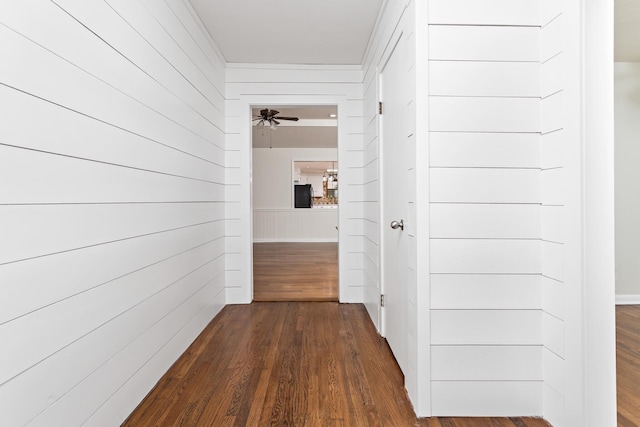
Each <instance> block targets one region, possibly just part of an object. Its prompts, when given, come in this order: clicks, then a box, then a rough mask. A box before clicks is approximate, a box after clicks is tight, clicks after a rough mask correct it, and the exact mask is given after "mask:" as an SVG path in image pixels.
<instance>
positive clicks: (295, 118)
mask: <svg viewBox="0 0 640 427" xmlns="http://www.w3.org/2000/svg"><path fill="white" fill-rule="evenodd" d="M274 119H278V120H291V121H293V122H297V121H298V120H300V119H299V118H297V117H274Z"/></svg>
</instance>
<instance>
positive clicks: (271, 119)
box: [253, 108, 299, 130]
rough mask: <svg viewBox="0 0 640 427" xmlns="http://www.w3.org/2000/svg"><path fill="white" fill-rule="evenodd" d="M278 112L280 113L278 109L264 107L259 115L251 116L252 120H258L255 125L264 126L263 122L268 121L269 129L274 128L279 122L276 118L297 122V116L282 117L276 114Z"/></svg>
mask: <svg viewBox="0 0 640 427" xmlns="http://www.w3.org/2000/svg"><path fill="white" fill-rule="evenodd" d="M278 114H280V112H279V111H276V110H269V109H268V108H265V109H263V110H260V114H259V115H257V116H253V121H254V122H255V121H256V120H258V123H257V126H264V125H265V123H268V124H269V127H270V128H271V130H276V127H277V126H278V125H279V124H280V122H279V121H278V120H290V121H292V122H297V121H298V120H299V119H298V118H297V117H282V116H278Z"/></svg>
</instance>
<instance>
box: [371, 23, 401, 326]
mask: <svg viewBox="0 0 640 427" xmlns="http://www.w3.org/2000/svg"><path fill="white" fill-rule="evenodd" d="M403 34H404V32H403V31H402V29H400V30H399V31H398V32H397V33H395V34H394V35H393V36H392V37H391V39H390V40H389V44H388V45H387V49H386V50H385V52H384V54H383V55H382V57H381V58H380V62H379V64H378V66H377V67H376V78H377V93H376V97H377V99H378V102H383V101H384V100H383V99H382V94H383V90H382V89H383V79H382V76H383V74H384V70H385V68H386V66H387V64H388V63H389V60H390V59H391V56H392V55H393V53H394V52H395V51H396V48H397V47H398V45H399V44H400V43H401V42H402V35H403ZM382 144H384V118H383V115H382V114H378V159H379V169H378V182H379V186H378V191H379V200H380V203H379V204H378V218H380V223H379V236H380V245H379V246H378V259H379V260H380V265H379V275H380V276H379V277H380V295H381V296H380V298H379V300H378V325H379V332H380V335H382V336H383V337H386V336H387V330H386V329H387V328H386V315H385V310H384V307H383V306H382V295H384V294H385V292H386V283H385V280H384V277H385V276H384V274H385V260H384V246H385V239H384V232H385V230H386V227H387V224H385V223H383V218H384V207H383V204H384V203H383V202H384V197H385V191H384V185H383V182H384V177H385V168H384V167H383V165H384V158H383V157H384V153H383V150H382Z"/></svg>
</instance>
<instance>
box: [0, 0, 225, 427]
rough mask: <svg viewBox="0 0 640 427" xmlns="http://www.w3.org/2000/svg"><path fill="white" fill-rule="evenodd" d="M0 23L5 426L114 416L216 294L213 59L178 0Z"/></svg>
mask: <svg viewBox="0 0 640 427" xmlns="http://www.w3.org/2000/svg"><path fill="white" fill-rule="evenodd" d="M0 23H2V25H0V55H1V57H2V59H1V62H2V64H3V66H1V67H0V99H2V101H1V102H0V115H1V116H2V125H1V126H0V182H2V184H1V185H0V224H1V225H0V229H1V231H0V234H1V235H2V239H1V242H0V283H1V284H2V285H0V342H1V343H2V344H1V346H2V351H1V352H0V407H1V408H2V409H1V410H0V424H1V425H5V426H17V425H25V424H27V423H29V425H34V426H36V425H42V426H63V425H65V426H71V425H80V424H83V425H99V426H105V425H119V424H120V423H121V422H122V421H123V420H124V419H125V418H126V417H127V416H128V415H129V413H130V412H131V411H132V410H133V409H134V408H135V406H136V405H137V404H138V402H140V400H141V399H142V398H143V397H144V396H145V395H146V394H147V393H148V391H149V390H150V389H151V388H152V387H153V385H154V384H155V383H156V381H157V380H158V379H159V378H160V376H161V375H162V374H163V373H164V372H165V371H166V369H167V368H168V367H169V366H170V365H171V364H172V363H173V362H174V361H175V360H176V359H177V358H178V357H179V356H180V354H181V353H182V352H183V351H184V350H185V349H186V347H187V346H188V345H189V344H191V342H192V341H193V339H194V338H195V337H196V336H197V334H198V333H199V332H200V331H201V330H202V329H203V328H204V326H205V325H206V324H207V323H208V322H209V321H210V320H211V319H212V318H213V316H214V315H215V314H216V313H217V312H218V311H219V310H220V309H221V307H222V306H223V304H224V303H225V293H224V285H225V281H224V272H225V270H224V266H225V254H224V252H225V239H224V237H225V223H224V220H225V209H224V204H223V203H221V202H222V201H223V200H224V194H225V181H224V180H225V171H224V163H225V152H224V102H223V98H224V97H223V88H224V66H223V63H222V61H221V60H220V58H219V56H218V55H217V54H216V50H215V48H214V47H213V45H212V43H211V41H210V40H209V39H208V38H207V35H206V33H205V32H204V31H202V29H201V26H200V24H199V21H198V20H197V19H195V18H194V15H193V11H192V10H191V7H190V6H189V3H188V2H183V1H181V0H169V1H167V2H156V1H151V0H143V1H141V2H130V1H127V0H108V1H106V2H103V1H86V0H82V1H80V0H60V1H57V2H55V3H53V2H49V1H40V0H36V1H33V2H22V1H3V2H2V3H1V4H0Z"/></svg>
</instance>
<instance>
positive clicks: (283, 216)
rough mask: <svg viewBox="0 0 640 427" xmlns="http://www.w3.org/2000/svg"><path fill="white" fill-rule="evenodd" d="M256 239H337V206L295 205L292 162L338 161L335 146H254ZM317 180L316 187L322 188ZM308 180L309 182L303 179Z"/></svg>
mask: <svg viewBox="0 0 640 427" xmlns="http://www.w3.org/2000/svg"><path fill="white" fill-rule="evenodd" d="M252 153H253V154H252V164H253V173H252V176H251V181H252V183H253V241H254V242H337V241H338V230H337V228H336V227H337V226H338V210H337V209H329V208H313V209H295V208H293V194H292V192H293V178H294V170H293V162H294V161H314V160H316V161H337V160H338V150H337V149H336V148H254V149H253V150H252ZM319 180H320V184H319V185H317V184H314V186H313V187H314V191H315V190H317V189H318V187H319V188H320V194H322V175H320V176H319ZM303 184H306V182H303Z"/></svg>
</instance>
